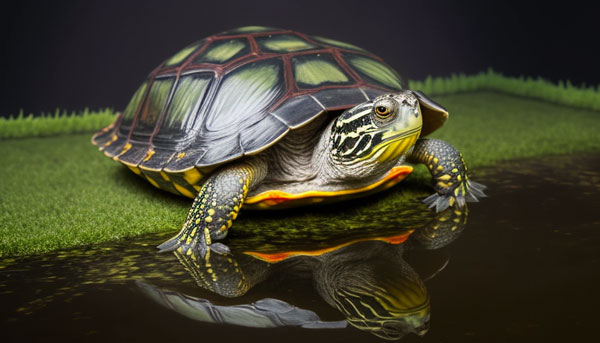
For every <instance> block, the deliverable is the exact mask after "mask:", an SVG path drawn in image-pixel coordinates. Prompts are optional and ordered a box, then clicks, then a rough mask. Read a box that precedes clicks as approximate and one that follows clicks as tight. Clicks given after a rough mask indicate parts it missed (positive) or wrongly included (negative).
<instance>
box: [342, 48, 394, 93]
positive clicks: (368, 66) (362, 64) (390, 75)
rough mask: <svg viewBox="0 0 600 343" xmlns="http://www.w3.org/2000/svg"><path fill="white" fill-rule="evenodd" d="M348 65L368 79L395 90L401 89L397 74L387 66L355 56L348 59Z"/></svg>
mask: <svg viewBox="0 0 600 343" xmlns="http://www.w3.org/2000/svg"><path fill="white" fill-rule="evenodd" d="M348 61H349V62H350V64H352V66H354V67H355V68H357V69H358V70H360V71H361V72H362V73H365V74H367V75H368V76H369V77H371V78H373V79H375V80H377V81H379V82H381V83H383V84H385V85H387V86H389V87H392V88H395V89H402V88H403V87H402V84H401V81H400V79H399V77H398V74H396V72H395V71H394V70H392V69H390V68H389V67H388V66H386V65H384V64H382V63H380V62H378V61H376V60H374V59H371V58H368V57H364V56H355V57H351V58H349V59H348Z"/></svg>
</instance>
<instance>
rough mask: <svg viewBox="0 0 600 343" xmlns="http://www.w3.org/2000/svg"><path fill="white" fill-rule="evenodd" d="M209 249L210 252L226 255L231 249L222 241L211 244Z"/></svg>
mask: <svg viewBox="0 0 600 343" xmlns="http://www.w3.org/2000/svg"><path fill="white" fill-rule="evenodd" d="M210 250H211V251H212V252H214V253H217V254H219V255H227V254H229V253H230V252H231V249H229V247H228V246H226V245H225V244H223V243H219V242H216V243H213V244H211V245H210Z"/></svg>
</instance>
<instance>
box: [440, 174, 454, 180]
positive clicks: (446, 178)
mask: <svg viewBox="0 0 600 343" xmlns="http://www.w3.org/2000/svg"><path fill="white" fill-rule="evenodd" d="M451 178H452V176H450V175H448V174H446V175H442V176H440V177H438V178H437V179H438V180H442V181H448V180H450V179H451Z"/></svg>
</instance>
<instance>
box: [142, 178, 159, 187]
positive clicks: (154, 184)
mask: <svg viewBox="0 0 600 343" xmlns="http://www.w3.org/2000/svg"><path fill="white" fill-rule="evenodd" d="M144 176H145V177H146V180H148V182H150V183H151V184H152V186H154V187H156V188H158V189H160V186H159V185H158V182H156V181H154V179H152V178H151V177H150V176H148V175H144Z"/></svg>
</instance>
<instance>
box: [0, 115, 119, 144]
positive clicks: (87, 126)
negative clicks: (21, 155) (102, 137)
mask: <svg viewBox="0 0 600 343" xmlns="http://www.w3.org/2000/svg"><path fill="white" fill-rule="evenodd" d="M115 115H116V112H115V111H113V110H112V109H110V108H106V109H103V110H98V111H91V110H89V109H87V108H86V109H85V110H83V111H81V112H71V113H67V112H66V111H62V112H61V111H60V110H58V109H57V110H56V112H55V113H54V114H44V115H42V116H39V117H34V116H33V114H29V115H27V116H26V115H25V114H24V112H23V111H22V110H21V112H20V113H19V114H18V115H17V116H16V117H11V118H0V139H2V138H23V137H42V136H54V135H59V134H65V133H79V132H93V131H98V130H100V129H101V128H103V127H106V126H108V125H109V124H110V123H112V122H113V120H114V119H115Z"/></svg>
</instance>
